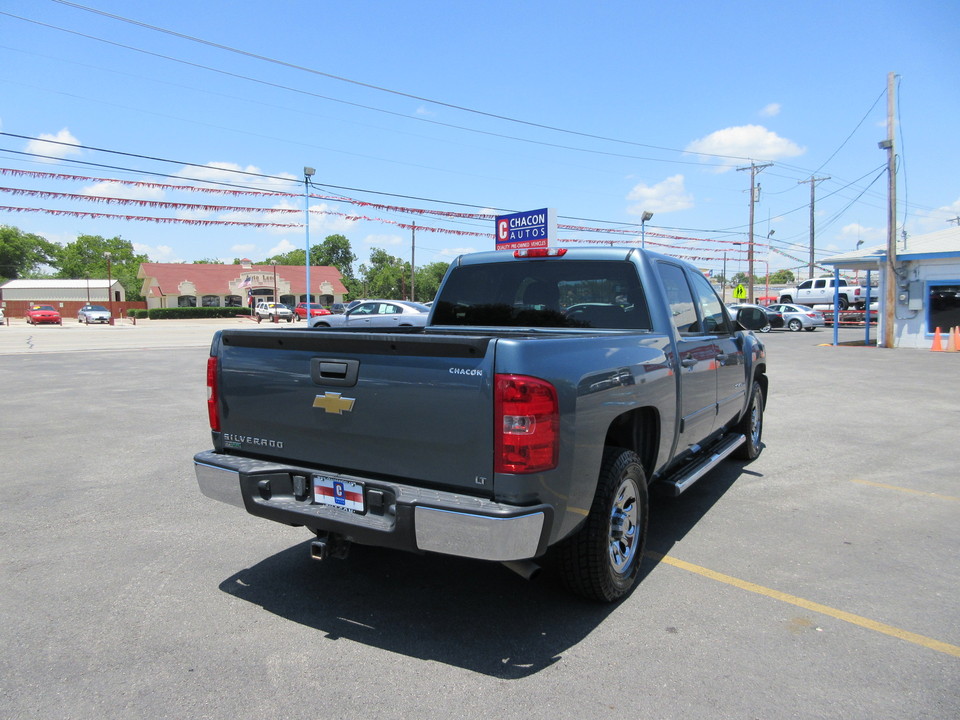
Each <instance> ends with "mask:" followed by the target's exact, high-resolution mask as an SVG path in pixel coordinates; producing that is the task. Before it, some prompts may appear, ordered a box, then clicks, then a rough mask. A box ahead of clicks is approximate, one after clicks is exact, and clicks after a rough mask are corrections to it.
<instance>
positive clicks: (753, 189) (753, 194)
mask: <svg viewBox="0 0 960 720" xmlns="http://www.w3.org/2000/svg"><path fill="white" fill-rule="evenodd" d="M771 165H773V163H766V164H764V165H757V164H756V163H753V162H751V163H750V167H739V168H737V170H749V171H750V242H749V244H748V245H747V287H748V288H749V290H748V291H747V302H748V303H750V304H751V305H752V304H753V215H754V213H753V210H754V206H755V205H756V203H757V182H756V181H757V173H758V172H760V171H761V170H763V169H764V168H768V167H770V166H771Z"/></svg>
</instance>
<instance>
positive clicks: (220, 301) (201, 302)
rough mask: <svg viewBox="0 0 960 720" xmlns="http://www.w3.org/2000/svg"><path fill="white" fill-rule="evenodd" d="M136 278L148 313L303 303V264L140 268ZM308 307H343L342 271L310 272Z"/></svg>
mask: <svg viewBox="0 0 960 720" xmlns="http://www.w3.org/2000/svg"><path fill="white" fill-rule="evenodd" d="M137 277H138V278H140V279H141V280H143V285H142V289H141V291H140V293H141V294H142V295H143V297H144V299H145V300H146V303H147V308H173V307H247V306H250V305H251V304H254V303H257V302H260V301H264V302H280V303H284V304H285V305H296V304H297V303H301V302H307V270H306V268H305V267H304V266H303V265H252V264H251V263H250V261H249V260H241V261H240V264H239V265H215V264H205V263H198V264H193V263H143V264H141V265H140V271H139V272H138V273H137ZM310 285H311V288H310V290H311V292H310V296H311V297H310V302H315V303H321V304H323V305H330V304H331V303H335V302H343V296H344V295H345V294H346V293H347V289H346V287H344V285H343V279H342V276H341V275H340V271H339V270H337V269H336V268H335V267H331V266H326V265H316V266H311V268H310Z"/></svg>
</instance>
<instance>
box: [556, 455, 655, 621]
mask: <svg viewBox="0 0 960 720" xmlns="http://www.w3.org/2000/svg"><path fill="white" fill-rule="evenodd" d="M649 508H650V503H649V500H648V495H647V478H646V475H645V474H644V472H643V466H642V465H641V464H640V458H639V457H637V455H636V453H634V452H632V451H630V450H625V449H623V448H606V449H605V450H604V451H603V462H602V464H601V466H600V478H599V481H598V483H597V492H596V495H595V496H594V498H593V505H592V506H591V508H590V514H589V515H588V516H587V520H586V522H584V524H583V525H582V526H581V528H580V529H579V530H578V531H577V532H576V533H574V534H573V535H572V536H571V537H569V538H567V539H566V540H564V541H563V542H562V543H561V544H560V545H559V546H558V548H557V549H558V556H559V561H560V568H561V572H562V574H563V581H564V584H565V585H566V586H567V588H568V589H570V590H571V591H573V592H575V593H577V594H578V595H582V596H583V597H585V598H588V599H590V600H598V601H600V602H612V601H614V600H617V599H619V598H621V597H623V596H624V595H626V594H627V592H629V590H630V588H631V587H633V584H634V582H635V581H636V579H637V574H638V573H639V571H640V563H641V561H642V559H643V545H644V543H645V542H646V539H647V525H648V521H649V516H650V510H649Z"/></svg>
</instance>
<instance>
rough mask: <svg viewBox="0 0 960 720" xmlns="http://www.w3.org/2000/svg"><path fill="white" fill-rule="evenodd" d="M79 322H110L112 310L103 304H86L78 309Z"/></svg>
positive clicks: (87, 323)
mask: <svg viewBox="0 0 960 720" xmlns="http://www.w3.org/2000/svg"><path fill="white" fill-rule="evenodd" d="M77 322H82V323H85V324H86V325H89V324H90V323H109V322H110V311H109V310H107V309H106V308H105V307H104V306H103V305H84V306H83V307H82V308H80V309H79V310H78V311H77Z"/></svg>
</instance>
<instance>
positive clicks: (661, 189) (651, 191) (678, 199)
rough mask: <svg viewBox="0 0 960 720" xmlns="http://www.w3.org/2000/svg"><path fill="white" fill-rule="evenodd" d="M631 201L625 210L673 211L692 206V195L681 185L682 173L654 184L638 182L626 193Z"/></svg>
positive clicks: (638, 212) (635, 212) (640, 211)
mask: <svg viewBox="0 0 960 720" xmlns="http://www.w3.org/2000/svg"><path fill="white" fill-rule="evenodd" d="M627 200H628V201H629V202H630V203H631V204H630V205H629V206H628V207H627V212H628V213H630V214H631V215H640V214H641V213H642V212H644V211H645V210H646V211H649V212H654V213H656V212H661V213H664V212H674V211H676V210H686V209H688V208H691V207H693V195H691V194H690V193H688V192H687V190H686V188H685V187H684V185H683V175H674V176H672V177H668V178H667V179H666V180H664V181H662V182H659V183H657V184H656V185H646V184H644V183H639V184H638V185H635V186H634V187H633V189H632V190H631V191H630V193H629V194H628V195H627Z"/></svg>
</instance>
